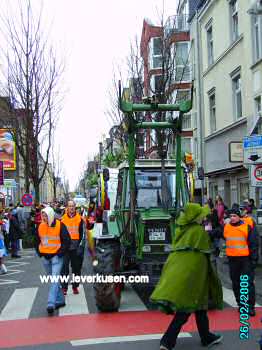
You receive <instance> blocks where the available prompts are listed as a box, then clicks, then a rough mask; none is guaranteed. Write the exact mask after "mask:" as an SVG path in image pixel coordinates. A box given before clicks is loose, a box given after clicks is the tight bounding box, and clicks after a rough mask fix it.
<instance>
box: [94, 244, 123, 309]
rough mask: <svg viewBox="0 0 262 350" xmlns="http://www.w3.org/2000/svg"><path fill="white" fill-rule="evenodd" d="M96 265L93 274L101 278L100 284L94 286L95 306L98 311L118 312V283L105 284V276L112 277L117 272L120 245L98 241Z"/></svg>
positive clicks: (119, 295)
mask: <svg viewBox="0 0 262 350" xmlns="http://www.w3.org/2000/svg"><path fill="white" fill-rule="evenodd" d="M96 257H97V261H98V264H97V265H96V266H94V273H95V274H98V276H100V277H101V279H102V282H101V283H95V284H94V290H95V299H96V306H97V308H98V310H99V311H102V312H112V311H118V309H119V306H120V299H121V285H120V283H114V282H112V283H106V282H104V281H105V277H106V276H113V274H114V272H116V271H119V261H120V244H119V241H109V240H107V241H102V240H101V241H99V242H97V246H96Z"/></svg>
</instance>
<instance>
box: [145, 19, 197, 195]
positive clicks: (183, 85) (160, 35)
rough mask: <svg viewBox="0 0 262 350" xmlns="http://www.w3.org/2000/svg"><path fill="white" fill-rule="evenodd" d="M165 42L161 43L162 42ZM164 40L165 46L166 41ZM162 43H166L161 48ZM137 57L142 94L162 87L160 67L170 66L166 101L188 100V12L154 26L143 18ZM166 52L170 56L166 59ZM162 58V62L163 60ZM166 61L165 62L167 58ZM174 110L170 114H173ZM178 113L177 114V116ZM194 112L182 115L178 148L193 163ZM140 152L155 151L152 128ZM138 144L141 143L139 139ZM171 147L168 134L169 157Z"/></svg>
mask: <svg viewBox="0 0 262 350" xmlns="http://www.w3.org/2000/svg"><path fill="white" fill-rule="evenodd" d="M163 43H165V44H163ZM166 43H168V48H167V44H166ZM163 45H166V46H165V47H164V48H163ZM140 51H141V56H142V58H143V61H144V77H143V78H144V79H143V80H144V96H152V95H157V94H159V92H161V90H163V86H161V85H162V81H163V66H165V67H167V66H168V67H171V68H169V69H170V71H168V72H166V71H165V72H164V75H166V76H167V77H168V79H169V82H168V86H167V85H166V86H165V87H164V90H165V91H167V90H168V91H169V97H168V101H167V102H169V103H179V102H181V101H182V100H186V99H190V95H191V81H192V71H191V66H190V59H189V58H190V51H191V44H190V36H189V23H188V13H181V14H179V15H173V16H170V17H168V19H167V20H166V22H165V23H164V25H163V26H155V25H154V24H152V23H151V22H150V21H149V20H146V19H145V20H144V23H143V29H142V35H141V42H140ZM166 55H170V57H168V58H166ZM163 60H164V63H163ZM168 60H169V61H168ZM175 114H176V112H174V113H173V117H176V115H175ZM177 116H178V115H177ZM154 118H155V117H154V115H152V114H149V115H147V119H148V120H154ZM195 128H196V126H195V119H194V114H193V113H189V114H186V115H184V119H183V125H182V130H183V131H182V151H183V152H184V153H189V154H192V155H193V160H194V162H195V163H197V159H196V158H197V147H196V145H197V139H196V137H194V135H195V132H194V129H195ZM143 135H144V140H143V141H144V142H143V144H144V145H143V147H144V153H145V156H146V157H150V155H151V154H153V153H154V151H155V150H156V146H155V145H156V133H155V131H149V130H147V131H145V132H144V134H143ZM141 147H142V142H141ZM174 149H175V138H174V137H173V136H172V137H171V138H170V140H169V143H168V144H167V149H166V150H167V152H168V155H169V156H172V154H173V153H174ZM200 185H201V184H200V182H197V183H196V191H195V195H196V196H199V198H197V199H198V200H199V199H200V195H201V191H200Z"/></svg>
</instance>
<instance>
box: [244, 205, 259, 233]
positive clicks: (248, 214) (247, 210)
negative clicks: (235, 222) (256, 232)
mask: <svg viewBox="0 0 262 350" xmlns="http://www.w3.org/2000/svg"><path fill="white" fill-rule="evenodd" d="M242 220H243V221H244V222H245V223H246V224H248V225H249V226H251V227H252V229H254V227H255V226H256V222H255V220H254V218H253V217H252V208H251V207H249V206H246V207H244V209H243V212H242Z"/></svg>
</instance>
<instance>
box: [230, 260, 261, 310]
mask: <svg viewBox="0 0 262 350" xmlns="http://www.w3.org/2000/svg"><path fill="white" fill-rule="evenodd" d="M228 265H229V273H230V278H231V281H232V288H233V292H234V295H235V298H236V302H237V303H238V305H239V306H240V282H241V281H240V276H241V275H248V276H249V281H248V282H249V294H248V298H249V302H248V303H249V305H250V308H254V307H255V303H256V291H255V284H254V278H255V271H254V269H252V268H251V264H250V259H249V257H248V256H229V257H228Z"/></svg>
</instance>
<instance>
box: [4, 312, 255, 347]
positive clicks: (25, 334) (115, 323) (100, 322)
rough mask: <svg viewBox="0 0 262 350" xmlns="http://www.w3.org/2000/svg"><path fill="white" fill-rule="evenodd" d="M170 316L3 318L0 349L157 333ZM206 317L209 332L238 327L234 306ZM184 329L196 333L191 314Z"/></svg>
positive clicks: (126, 313) (119, 315) (151, 314)
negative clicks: (6, 319)
mask: <svg viewBox="0 0 262 350" xmlns="http://www.w3.org/2000/svg"><path fill="white" fill-rule="evenodd" d="M257 311H258V312H257V316H256V317H252V318H251V319H250V320H249V321H250V323H251V328H252V329H259V328H262V324H261V322H260V318H261V316H262V308H257ZM171 318H172V316H166V315H164V314H163V313H160V312H158V311H140V312H137V311H134V312H119V313H111V314H89V315H78V316H77V315H74V316H63V317H61V316H60V317H44V318H36V319H29V320H15V321H2V322H0V334H1V336H0V348H15V347H17V346H29V345H40V344H54V343H59V342H68V341H70V340H76V339H89V338H105V337H114V336H129V335H130V336H132V335H142V334H158V333H163V332H164V331H165V330H166V328H167V326H168V324H169V322H170V320H171ZM209 319H210V329H211V331H230V330H238V329H239V326H240V324H239V313H238V311H237V309H235V310H233V309H226V310H224V311H210V312H209ZM76 324H77V327H75V325H76ZM10 330H11V331H10ZM183 332H189V333H191V332H196V323H195V320H194V317H191V318H190V319H189V321H188V322H187V324H186V325H185V327H183ZM14 334H15V337H14Z"/></svg>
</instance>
